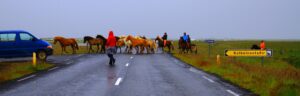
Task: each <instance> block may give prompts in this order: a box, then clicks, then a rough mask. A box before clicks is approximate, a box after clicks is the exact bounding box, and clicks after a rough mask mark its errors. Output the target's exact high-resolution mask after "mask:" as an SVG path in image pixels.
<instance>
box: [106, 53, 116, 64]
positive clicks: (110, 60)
mask: <svg viewBox="0 0 300 96" xmlns="http://www.w3.org/2000/svg"><path fill="white" fill-rule="evenodd" d="M107 56H108V57H109V64H110V65H113V64H115V62H116V59H115V58H114V55H113V54H107Z"/></svg>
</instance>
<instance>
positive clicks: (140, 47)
mask: <svg viewBox="0 0 300 96" xmlns="http://www.w3.org/2000/svg"><path fill="white" fill-rule="evenodd" d="M126 41H131V46H132V48H135V50H136V52H137V53H143V51H144V47H145V45H146V40H144V39H139V38H135V37H133V36H131V35H128V36H127V38H126ZM132 48H130V49H129V50H130V51H129V52H132Z"/></svg>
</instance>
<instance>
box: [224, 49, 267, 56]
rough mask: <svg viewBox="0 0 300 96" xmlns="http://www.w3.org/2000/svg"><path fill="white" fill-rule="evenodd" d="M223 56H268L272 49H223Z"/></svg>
mask: <svg viewBox="0 0 300 96" xmlns="http://www.w3.org/2000/svg"><path fill="white" fill-rule="evenodd" d="M225 56H234V57H238V56H244V57H270V56H272V50H225Z"/></svg>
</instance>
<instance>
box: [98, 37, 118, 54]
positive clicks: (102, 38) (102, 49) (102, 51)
mask: <svg viewBox="0 0 300 96" xmlns="http://www.w3.org/2000/svg"><path fill="white" fill-rule="evenodd" d="M96 38H98V39H101V40H103V45H101V50H100V53H105V52H106V50H105V45H106V42H107V39H106V38H105V37H104V36H102V35H97V36H96ZM115 38H116V41H119V39H120V37H118V36H115ZM116 49H120V52H122V51H121V47H120V46H116Z"/></svg>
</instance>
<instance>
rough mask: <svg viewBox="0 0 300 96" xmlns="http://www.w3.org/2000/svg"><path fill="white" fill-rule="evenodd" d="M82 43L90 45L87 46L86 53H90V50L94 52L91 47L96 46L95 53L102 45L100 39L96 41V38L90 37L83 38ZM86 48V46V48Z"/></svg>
mask: <svg viewBox="0 0 300 96" xmlns="http://www.w3.org/2000/svg"><path fill="white" fill-rule="evenodd" d="M83 43H87V45H90V46H89V49H88V53H90V51H91V50H92V52H94V50H93V48H92V47H93V45H96V46H97V51H96V52H97V53H98V51H99V49H100V45H103V41H102V40H101V39H98V38H93V37H91V36H85V37H84V38H83ZM87 47H88V46H87Z"/></svg>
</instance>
